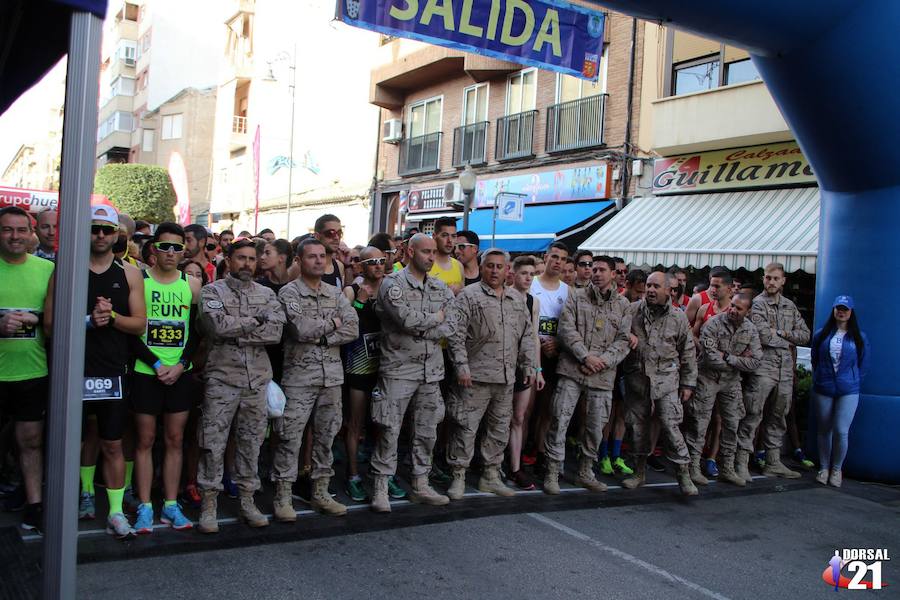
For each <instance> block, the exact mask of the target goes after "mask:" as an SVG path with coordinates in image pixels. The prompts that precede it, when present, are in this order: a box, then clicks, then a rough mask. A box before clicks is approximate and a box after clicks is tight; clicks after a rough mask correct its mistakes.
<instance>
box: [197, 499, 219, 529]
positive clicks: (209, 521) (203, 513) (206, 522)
mask: <svg viewBox="0 0 900 600" xmlns="http://www.w3.org/2000/svg"><path fill="white" fill-rule="evenodd" d="M200 497H201V505H200V523H198V524H197V530H198V531H199V532H200V533H219V519H218V514H217V509H218V502H217V498H218V497H219V490H203V491H202V493H201V496H200Z"/></svg>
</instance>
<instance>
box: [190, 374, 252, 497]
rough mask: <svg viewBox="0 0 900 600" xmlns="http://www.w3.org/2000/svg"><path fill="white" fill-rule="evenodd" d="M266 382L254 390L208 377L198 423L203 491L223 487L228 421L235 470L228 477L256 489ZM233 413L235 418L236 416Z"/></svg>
mask: <svg viewBox="0 0 900 600" xmlns="http://www.w3.org/2000/svg"><path fill="white" fill-rule="evenodd" d="M267 384H268V382H266V384H265V385H260V386H259V387H258V388H255V389H248V388H243V387H234V386H231V385H228V384H227V383H223V382H221V381H218V380H215V379H210V380H209V381H208V382H207V384H206V395H205V397H204V399H203V407H202V409H201V414H200V423H199V425H198V426H197V442H198V445H199V446H200V465H199V468H198V470H197V484H198V485H199V487H200V489H203V490H221V489H222V471H223V469H224V464H225V446H226V445H227V444H228V433H229V431H230V430H231V423H232V421H234V424H235V432H234V439H235V456H234V472H233V473H231V474H230V475H231V480H232V481H234V483H235V484H237V486H238V487H239V488H240V489H241V490H243V491H248V492H255V491H256V490H258V489H259V475H258V473H257V469H258V466H259V465H258V464H257V463H258V460H259V447H260V446H261V445H262V443H263V439H265V435H266V425H267V424H268V420H267V414H266V385H267ZM235 414H236V415H237V417H235Z"/></svg>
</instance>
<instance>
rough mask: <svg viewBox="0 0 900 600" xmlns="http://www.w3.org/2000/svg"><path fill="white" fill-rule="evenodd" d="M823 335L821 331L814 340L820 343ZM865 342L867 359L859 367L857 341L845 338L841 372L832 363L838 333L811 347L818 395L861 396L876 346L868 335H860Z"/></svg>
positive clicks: (864, 357) (814, 381) (840, 366)
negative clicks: (832, 345) (861, 386)
mask: <svg viewBox="0 0 900 600" xmlns="http://www.w3.org/2000/svg"><path fill="white" fill-rule="evenodd" d="M821 334H822V330H821V329H820V330H819V331H817V332H816V333H815V335H814V336H813V340H817V339H818V338H819V336H820V335H821ZM860 335H861V336H862V339H863V346H864V352H863V360H862V364H861V365H860V364H859V361H858V353H857V348H856V342H855V341H853V337H852V336H849V335H848V336H846V337H845V338H844V344H843V346H842V347H841V359H840V364H839V365H838V370H837V372H835V370H834V363H833V362H832V361H831V350H830V344H831V338H832V337H833V336H834V334H832V335H829V336H828V337H826V338H824V339H823V340H821V341H820V342H819V343H818V344H815V343H813V345H812V348H810V358H811V359H812V361H811V362H812V367H813V386H814V389H815V391H816V392H818V393H819V394H823V395H825V396H832V397H835V396H844V395H847V394H858V393H859V383H860V381H862V378H863V377H864V376H865V374H866V370H867V369H868V366H869V354H870V352H871V350H872V347H871V346H870V345H869V338H867V337H866V334H865V333H862V332H860Z"/></svg>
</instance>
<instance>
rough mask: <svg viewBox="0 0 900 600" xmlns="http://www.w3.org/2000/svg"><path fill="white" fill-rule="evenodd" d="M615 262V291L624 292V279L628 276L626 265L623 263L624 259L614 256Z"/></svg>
mask: <svg viewBox="0 0 900 600" xmlns="http://www.w3.org/2000/svg"><path fill="white" fill-rule="evenodd" d="M613 260H614V261H615V262H616V291H618V292H619V293H620V294H624V293H625V280H626V278H627V277H628V267H627V266H626V265H625V259H624V258H620V257H618V256H614V257H613Z"/></svg>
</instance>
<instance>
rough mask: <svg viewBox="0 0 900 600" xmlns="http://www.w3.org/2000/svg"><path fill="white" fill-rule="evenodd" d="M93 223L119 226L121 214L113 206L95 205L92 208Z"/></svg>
mask: <svg viewBox="0 0 900 600" xmlns="http://www.w3.org/2000/svg"><path fill="white" fill-rule="evenodd" d="M91 221H102V222H104V223H109V224H110V225H115V226H116V227H118V226H119V213H118V212H116V209H115V208H113V207H112V206H107V205H106V204H95V205H94V206H92V207H91Z"/></svg>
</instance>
